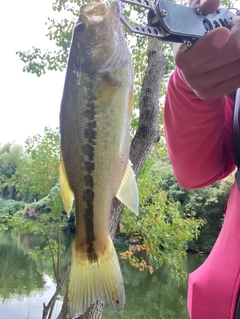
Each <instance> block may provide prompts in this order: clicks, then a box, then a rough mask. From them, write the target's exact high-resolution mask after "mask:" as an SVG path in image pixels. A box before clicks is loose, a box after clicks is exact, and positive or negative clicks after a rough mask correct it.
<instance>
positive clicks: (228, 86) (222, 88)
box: [196, 75, 240, 100]
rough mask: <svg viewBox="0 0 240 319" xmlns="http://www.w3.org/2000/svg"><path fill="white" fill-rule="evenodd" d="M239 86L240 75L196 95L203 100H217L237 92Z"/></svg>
mask: <svg viewBox="0 0 240 319" xmlns="http://www.w3.org/2000/svg"><path fill="white" fill-rule="evenodd" d="M239 86H240V75H237V76H236V77H234V78H231V79H230V80H226V81H223V82H220V83H217V84H216V85H215V86H214V87H211V88H209V89H205V90H204V91H203V92H197V93H196V94H197V95H198V96H199V97H200V98H201V99H203V100H209V99H216V98H218V97H221V96H224V95H228V94H230V93H231V92H233V91H235V90H237V89H238V88H239Z"/></svg>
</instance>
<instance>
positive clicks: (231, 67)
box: [185, 60, 240, 90]
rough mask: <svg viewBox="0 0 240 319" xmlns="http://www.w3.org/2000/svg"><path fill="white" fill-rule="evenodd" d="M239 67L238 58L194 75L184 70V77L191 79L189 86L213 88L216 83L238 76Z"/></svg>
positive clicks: (201, 88)
mask: <svg viewBox="0 0 240 319" xmlns="http://www.w3.org/2000/svg"><path fill="white" fill-rule="evenodd" d="M239 69H240V60H238V61H235V62H233V63H230V64H227V65H224V66H223V67H221V68H218V69H215V70H212V71H209V72H207V73H199V74H197V75H194V74H192V73H190V74H188V72H185V78H186V80H187V81H189V80H190V81H191V86H192V87H193V89H195V90H197V89H200V90H204V89H205V88H214V87H215V86H216V85H217V84H219V83H222V82H226V81H228V80H229V81H230V80H231V79H235V78H237V77H238V76H239V77H240V73H239ZM239 87H240V83H239Z"/></svg>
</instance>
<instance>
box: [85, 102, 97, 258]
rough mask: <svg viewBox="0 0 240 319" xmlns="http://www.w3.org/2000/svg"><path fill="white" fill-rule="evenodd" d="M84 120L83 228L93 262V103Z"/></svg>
mask: <svg viewBox="0 0 240 319" xmlns="http://www.w3.org/2000/svg"><path fill="white" fill-rule="evenodd" d="M93 99H94V97H93ZM83 116H84V117H85V118H86V120H87V121H86V122H87V125H86V127H85V129H84V137H85V139H86V144H84V145H83V146H82V151H83V153H84V154H85V155H86V156H87V160H86V161H85V169H86V173H85V176H84V184H85V192H84V194H83V201H84V202H85V204H86V210H85V216H84V217H85V226H86V244H87V247H88V249H87V253H88V259H89V260H90V261H91V262H94V261H96V260H97V259H98V256H97V253H96V252H95V249H94V241H95V240H96V238H95V234H94V219H93V218H94V180H93V176H92V173H93V171H94V168H95V165H94V159H95V148H94V146H95V145H96V137H97V132H96V120H95V106H94V102H93V101H89V102H88V104H87V106H86V110H85V111H84V112H83Z"/></svg>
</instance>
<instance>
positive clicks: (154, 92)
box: [57, 38, 168, 319]
mask: <svg viewBox="0 0 240 319" xmlns="http://www.w3.org/2000/svg"><path fill="white" fill-rule="evenodd" d="M149 48H150V49H149V53H148V66H147V69H146V73H145V76H144V80H143V85H142V89H141V95H140V104H139V109H140V115H139V126H138V129H137V132H136V134H135V136H134V138H133V141H132V144H131V149H130V159H131V161H132V163H133V168H134V171H135V174H136V176H138V175H139V173H140V172H141V170H142V168H143V165H144V163H145V161H146V159H147V157H148V156H149V154H150V152H151V149H152V147H153V145H154V143H156V142H158V141H159V140H160V135H159V130H158V121H159V88H160V84H161V81H162V78H163V76H164V74H165V73H166V72H167V70H168V62H167V60H166V58H165V57H164V55H163V53H162V42H160V41H159V40H157V39H155V38H149ZM123 207H124V205H123V204H122V203H121V202H119V201H118V200H117V199H116V198H114V200H113V204H112V211H111V216H110V232H111V236H112V238H113V237H114V236H115V232H116V229H117V226H118V222H119V217H120V214H121V211H122V209H123ZM66 296H67V294H66ZM66 296H65V298H64V301H63V305H62V309H61V312H60V314H59V315H58V318H57V319H71V317H70V315H69V311H68V303H67V297H66ZM102 311H103V304H102V303H101V302H99V301H98V302H96V303H95V304H93V305H92V306H91V307H90V308H88V310H87V311H86V313H85V314H83V315H81V316H79V317H78V319H100V318H101V316H102Z"/></svg>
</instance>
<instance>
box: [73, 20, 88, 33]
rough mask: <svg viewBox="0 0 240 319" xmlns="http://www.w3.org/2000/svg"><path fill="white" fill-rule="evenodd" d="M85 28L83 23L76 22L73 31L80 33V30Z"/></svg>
mask: <svg viewBox="0 0 240 319" xmlns="http://www.w3.org/2000/svg"><path fill="white" fill-rule="evenodd" d="M85 28H86V25H85V24H84V23H82V22H81V23H78V24H77V25H76V26H75V31H76V32H78V33H80V32H83V31H84V30H85Z"/></svg>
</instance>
